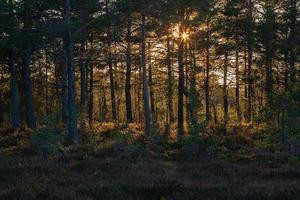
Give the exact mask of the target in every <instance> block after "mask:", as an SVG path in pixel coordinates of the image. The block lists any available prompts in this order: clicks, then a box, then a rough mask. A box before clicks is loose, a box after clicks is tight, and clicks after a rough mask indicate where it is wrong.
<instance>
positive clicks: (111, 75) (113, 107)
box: [108, 42, 117, 122]
mask: <svg viewBox="0 0 300 200" xmlns="http://www.w3.org/2000/svg"><path fill="white" fill-rule="evenodd" d="M112 59H113V58H112V52H111V42H109V44H108V66H109V81H110V95H111V110H112V120H113V121H114V122H116V121H117V111H116V93H115V81H114V71H113V60H112Z"/></svg>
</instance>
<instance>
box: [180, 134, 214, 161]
mask: <svg viewBox="0 0 300 200" xmlns="http://www.w3.org/2000/svg"><path fill="white" fill-rule="evenodd" d="M182 145H183V150H184V152H185V154H186V158H187V160H197V159H199V158H201V156H203V155H214V154H215V153H217V151H218V150H219V149H220V141H219V140H218V138H216V137H211V136H209V137H204V136H190V137H187V138H184V139H183V141H182Z"/></svg>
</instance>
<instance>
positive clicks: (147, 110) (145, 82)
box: [141, 14, 151, 135]
mask: <svg viewBox="0 0 300 200" xmlns="http://www.w3.org/2000/svg"><path fill="white" fill-rule="evenodd" d="M141 29H142V30H141V36H142V70H143V72H142V73H143V97H144V112H145V113H144V115H145V134H146V135H149V134H150V132H151V109H150V99H149V82H148V78H147V69H146V16H145V14H142V27H141Z"/></svg>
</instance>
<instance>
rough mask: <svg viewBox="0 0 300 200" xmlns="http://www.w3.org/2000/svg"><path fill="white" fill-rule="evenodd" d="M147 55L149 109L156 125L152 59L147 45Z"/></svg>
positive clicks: (149, 47)
mask: <svg viewBox="0 0 300 200" xmlns="http://www.w3.org/2000/svg"><path fill="white" fill-rule="evenodd" d="M148 55H149V61H148V63H149V89H150V107H151V114H152V123H153V124H156V113H155V100H154V91H153V70H152V63H151V62H152V58H151V44H150V42H149V43H148Z"/></svg>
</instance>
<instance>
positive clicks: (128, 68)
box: [125, 14, 133, 123]
mask: <svg viewBox="0 0 300 200" xmlns="http://www.w3.org/2000/svg"><path fill="white" fill-rule="evenodd" d="M126 60H127V62H126V83H125V98H126V117H127V123H132V122H133V117H132V106H131V105H132V103H131V16H130V14H128V16H127V52H126Z"/></svg>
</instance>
